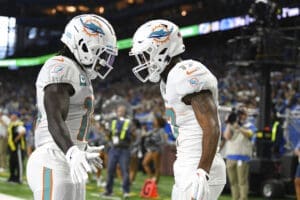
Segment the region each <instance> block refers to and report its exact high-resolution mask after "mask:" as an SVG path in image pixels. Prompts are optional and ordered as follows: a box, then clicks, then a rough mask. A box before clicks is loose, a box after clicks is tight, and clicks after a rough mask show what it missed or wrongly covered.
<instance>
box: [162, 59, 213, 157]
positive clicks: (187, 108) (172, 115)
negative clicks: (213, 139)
mask: <svg viewBox="0 0 300 200" xmlns="http://www.w3.org/2000/svg"><path fill="white" fill-rule="evenodd" d="M217 84H218V83H217V79H216V77H215V76H214V75H213V74H212V73H211V72H210V71H209V70H208V69H207V68H206V67H205V66H204V65H203V64H201V63H200V62H198V61H194V60H184V61H181V62H179V63H177V64H176V65H175V66H174V67H173V68H172V69H171V71H170V72H169V75H168V78H167V82H166V83H164V82H163V81H161V84H160V89H161V93H162V97H163V99H164V101H165V106H166V116H167V118H168V122H169V123H170V125H171V127H172V132H173V135H174V136H175V137H176V145H177V160H178V161H180V160H181V159H184V162H188V161H191V162H197V163H198V162H199V159H200V156H201V153H202V129H201V127H200V125H199V123H198V121H197V119H196V116H195V113H194V111H193V108H192V106H191V105H186V104H185V103H183V102H182V98H183V97H184V96H186V95H187V94H192V93H196V92H199V91H201V90H209V91H211V93H212V95H213V99H214V101H215V104H216V106H218V85H217Z"/></svg>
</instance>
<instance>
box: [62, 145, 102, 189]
mask: <svg viewBox="0 0 300 200" xmlns="http://www.w3.org/2000/svg"><path fill="white" fill-rule="evenodd" d="M97 158H99V153H90V152H86V151H81V150H80V149H79V148H78V147H77V146H75V145H74V146H72V147H70V148H69V149H68V151H67V153H66V159H67V162H68V164H69V166H70V173H71V178H72V182H73V183H74V184H77V183H85V182H86V181H87V179H88V174H87V173H88V172H91V170H92V169H91V166H90V164H89V161H91V160H94V159H97ZM99 159H100V158H99Z"/></svg>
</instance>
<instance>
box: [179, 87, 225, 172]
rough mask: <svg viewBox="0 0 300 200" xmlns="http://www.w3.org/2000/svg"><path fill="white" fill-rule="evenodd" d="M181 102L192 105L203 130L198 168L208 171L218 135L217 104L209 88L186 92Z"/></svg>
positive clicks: (215, 149) (214, 152)
mask: <svg viewBox="0 0 300 200" xmlns="http://www.w3.org/2000/svg"><path fill="white" fill-rule="evenodd" d="M183 102H184V103H186V104H188V105H191V106H192V108H193V110H194V113H195V116H196V118H197V121H198V123H199V125H200V126H201V128H202V130H203V139H202V155H201V159H200V162H199V165H198V168H201V169H203V170H205V171H206V172H207V173H209V171H210V168H211V165H212V162H213V159H214V157H215V154H216V151H217V146H218V141H219V136H220V129H219V122H218V115H217V105H216V104H215V102H214V100H213V96H212V93H211V92H210V91H209V90H202V91H200V92H197V93H193V94H188V95H186V96H185V97H184V98H183Z"/></svg>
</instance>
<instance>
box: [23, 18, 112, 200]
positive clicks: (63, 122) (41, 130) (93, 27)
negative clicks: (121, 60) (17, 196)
mask: <svg viewBox="0 0 300 200" xmlns="http://www.w3.org/2000/svg"><path fill="white" fill-rule="evenodd" d="M61 41H62V42H63V43H64V45H65V48H64V49H63V50H62V51H61V52H60V55H58V56H54V57H52V58H50V59H49V60H47V61H46V63H45V64H44V66H43V67H42V68H41V70H40V72H39V75H38V78H37V81H36V92H37V107H38V119H37V125H36V130H35V144H36V150H35V151H34V152H33V154H32V155H31V156H30V158H29V161H28V164H27V180H28V183H29V186H30V188H31V190H32V191H33V193H34V199H35V200H42V199H52V200H75V199H76V200H82V199H85V181H86V180H87V178H88V174H87V173H88V172H90V171H91V169H92V166H95V165H96V166H98V167H99V166H101V162H102V161H101V159H100V158H99V153H100V151H101V149H102V147H89V146H87V142H86V141H87V132H88V128H89V123H90V117H91V115H92V113H93V101H94V96H93V88H92V83H91V80H92V79H95V78H96V77H100V78H102V79H104V78H105V77H106V76H107V75H108V73H109V72H110V71H111V70H112V68H113V67H112V64H113V61H114V57H115V56H117V54H118V50H117V41H116V36H115V32H114V29H113V27H112V26H111V25H110V23H109V22H108V21H107V20H105V19H104V18H102V17H100V16H97V15H94V14H84V15H79V16H76V17H74V18H73V19H71V20H70V22H69V23H68V24H67V25H66V27H65V30H64V33H63V35H62V37H61Z"/></svg>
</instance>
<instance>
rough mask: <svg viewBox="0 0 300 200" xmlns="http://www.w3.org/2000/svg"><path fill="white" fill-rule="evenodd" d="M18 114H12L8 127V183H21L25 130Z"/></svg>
mask: <svg viewBox="0 0 300 200" xmlns="http://www.w3.org/2000/svg"><path fill="white" fill-rule="evenodd" d="M19 115H20V114H19V113H16V112H14V113H12V114H11V116H10V120H11V122H10V124H9V125H8V129H7V130H8V146H9V171H10V176H9V179H8V181H9V182H15V183H20V184H21V183H22V177H23V160H24V154H25V150H26V149H25V134H26V129H25V127H24V124H23V122H22V121H21V120H19V117H20V116H19Z"/></svg>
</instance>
